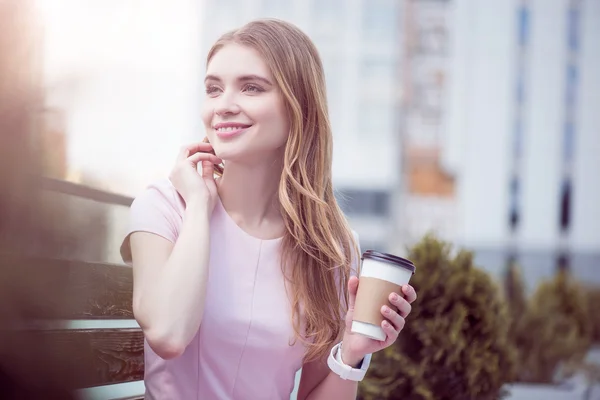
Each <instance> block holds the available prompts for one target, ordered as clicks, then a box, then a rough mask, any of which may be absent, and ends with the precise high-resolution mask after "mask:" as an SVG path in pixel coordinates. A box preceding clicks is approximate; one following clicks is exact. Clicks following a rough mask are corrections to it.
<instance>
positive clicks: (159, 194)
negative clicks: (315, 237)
mask: <svg viewBox="0 0 600 400" xmlns="http://www.w3.org/2000/svg"><path fill="white" fill-rule="evenodd" d="M131 207H132V208H146V209H147V208H149V209H155V210H162V211H163V212H164V211H170V212H174V213H176V214H179V215H182V214H183V211H184V209H185V203H184V201H183V199H182V198H181V196H180V195H179V193H178V192H177V189H175V187H174V186H173V184H172V183H171V181H170V180H169V179H168V178H163V179H157V180H155V181H152V182H150V183H149V184H148V185H147V186H146V187H145V188H144V189H143V190H142V191H141V192H140V193H139V194H138V195H137V196H136V197H135V199H134V200H133V203H132V205H131Z"/></svg>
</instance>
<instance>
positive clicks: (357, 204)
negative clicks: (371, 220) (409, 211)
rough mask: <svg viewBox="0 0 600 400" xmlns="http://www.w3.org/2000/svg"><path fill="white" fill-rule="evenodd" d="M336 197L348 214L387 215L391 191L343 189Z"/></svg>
mask: <svg viewBox="0 0 600 400" xmlns="http://www.w3.org/2000/svg"><path fill="white" fill-rule="evenodd" d="M336 197H337V199H338V201H339V203H340V206H341V208H342V210H343V211H344V212H345V213H346V214H348V215H349V216H381V217H385V216H388V215H389V213H390V202H391V193H390V192H386V191H383V190H361V189H343V190H338V191H337V193H336Z"/></svg>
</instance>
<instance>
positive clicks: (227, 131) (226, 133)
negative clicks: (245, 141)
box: [215, 125, 252, 139]
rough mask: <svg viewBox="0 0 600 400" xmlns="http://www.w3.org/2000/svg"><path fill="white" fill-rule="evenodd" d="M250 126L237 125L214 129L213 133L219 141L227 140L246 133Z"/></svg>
mask: <svg viewBox="0 0 600 400" xmlns="http://www.w3.org/2000/svg"><path fill="white" fill-rule="evenodd" d="M251 126H252V125H238V126H226V127H218V126H217V127H215V133H216V134H217V136H218V137H220V138H221V139H229V138H232V137H234V136H238V135H240V134H242V133H244V132H245V131H247V130H248V129H249V128H250V127H251Z"/></svg>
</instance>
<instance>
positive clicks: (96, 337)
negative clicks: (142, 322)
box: [15, 329, 144, 389]
mask: <svg viewBox="0 0 600 400" xmlns="http://www.w3.org/2000/svg"><path fill="white" fill-rule="evenodd" d="M19 335H20V336H19V338H18V339H17V340H16V341H15V345H17V344H18V342H19V341H23V342H22V343H36V345H37V346H36V347H37V349H40V348H41V349H43V354H40V353H39V351H35V353H34V354H32V356H36V355H37V356H38V357H39V359H38V362H40V363H44V362H46V361H50V362H52V363H53V364H54V365H56V366H57V367H58V368H60V369H61V370H62V371H60V375H61V376H63V377H67V378H66V380H67V382H66V383H67V385H68V386H69V387H71V388H75V389H79V388H86V387H92V386H101V385H108V384H113V383H123V382H131V381H137V380H141V379H143V377H144V338H143V334H142V331H141V330H140V329H92V330H56V331H21V332H19ZM25 351H26V352H27V351H28V350H25Z"/></svg>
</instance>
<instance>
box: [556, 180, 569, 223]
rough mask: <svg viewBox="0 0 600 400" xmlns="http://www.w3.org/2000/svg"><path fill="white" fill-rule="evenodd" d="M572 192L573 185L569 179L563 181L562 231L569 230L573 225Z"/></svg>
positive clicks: (561, 197)
mask: <svg viewBox="0 0 600 400" xmlns="http://www.w3.org/2000/svg"><path fill="white" fill-rule="evenodd" d="M571 194H572V185H571V182H570V181H569V180H568V179H567V180H565V181H564V182H563V184H562V187H561V191H560V221H559V225H560V231H561V232H567V231H568V230H569V228H570V225H571Z"/></svg>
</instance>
